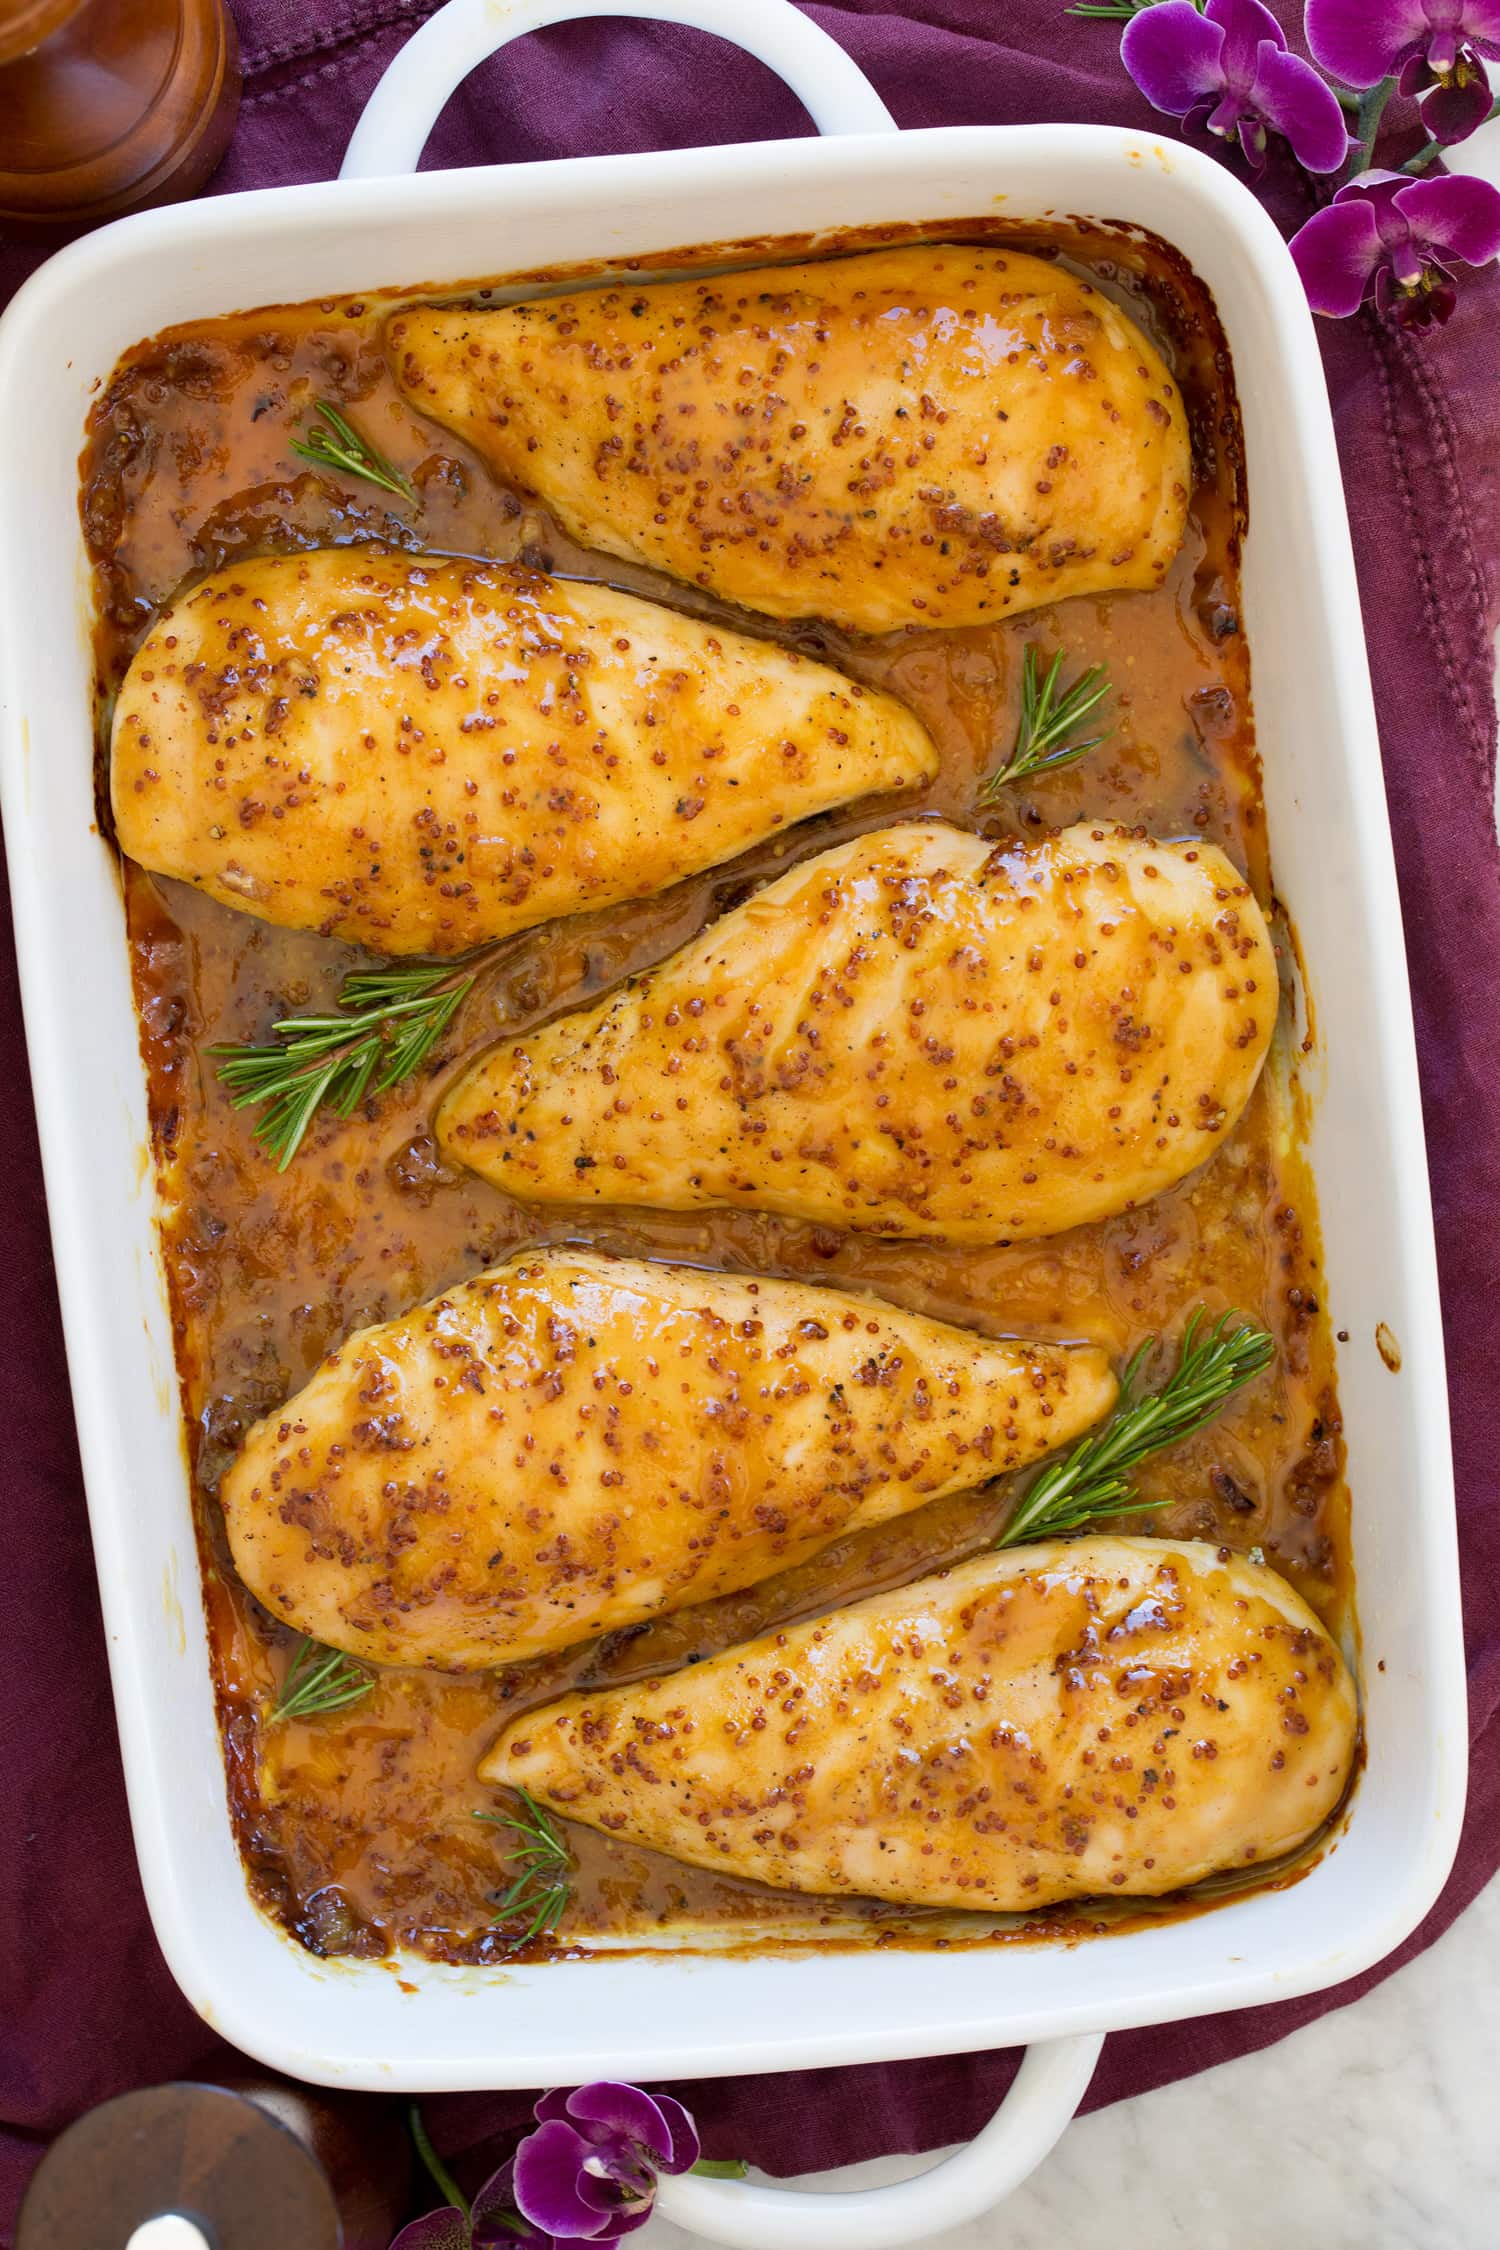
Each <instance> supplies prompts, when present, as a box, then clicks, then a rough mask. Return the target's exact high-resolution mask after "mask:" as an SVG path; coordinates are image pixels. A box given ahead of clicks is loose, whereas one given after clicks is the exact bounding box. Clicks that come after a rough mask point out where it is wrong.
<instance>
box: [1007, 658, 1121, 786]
mask: <svg viewBox="0 0 1500 2250" xmlns="http://www.w3.org/2000/svg"><path fill="white" fill-rule="evenodd" d="M1062 666H1063V659H1062V650H1061V649H1059V650H1058V652H1057V654H1056V655H1055V656H1054V657H1053V659H1052V662H1051V664H1050V665H1049V666H1048V667H1047V674H1046V677H1045V679H1044V678H1042V677H1041V674H1040V671H1039V667H1038V665H1037V644H1036V642H1035V641H1028V642H1027V643H1026V653H1025V655H1024V657H1023V658H1022V660H1021V722H1020V725H1019V727H1018V728H1017V730H1016V740H1015V747H1014V749H1013V750H1012V751H1011V754H1010V756H1009V758H1007V760H1006V762H1005V764H1004V765H1003V766H999V767H997V768H996V770H995V772H994V773H992V774H990V775H988V776H987V777H986V779H985V781H984V782H983V784H982V785H981V787H980V791H979V802H980V804H981V805H992V804H993V803H994V802H995V799H996V798H997V797H998V796H999V794H1000V791H1001V790H1002V789H1003V788H1005V786H1006V785H1007V783H1009V782H1012V781H1026V780H1029V779H1030V778H1031V776H1032V775H1033V774H1039V773H1059V772H1060V771H1061V770H1062V768H1063V767H1064V766H1071V765H1076V764H1077V762H1078V760H1079V759H1080V758H1084V757H1087V755H1088V753H1089V752H1090V750H1097V749H1098V747H1099V745H1100V743H1101V742H1104V741H1106V740H1107V739H1108V737H1109V736H1110V735H1111V734H1112V733H1113V732H1114V729H1113V727H1112V726H1111V727H1105V728H1103V729H1102V730H1101V731H1100V732H1099V733H1098V734H1090V735H1086V736H1083V737H1079V735H1078V729H1079V728H1080V727H1081V726H1082V725H1083V723H1084V721H1085V720H1086V719H1087V718H1088V716H1089V713H1090V712H1091V711H1094V710H1096V709H1097V708H1098V706H1099V705H1100V704H1101V703H1102V702H1103V701H1104V698H1105V697H1106V696H1107V695H1108V694H1109V692H1110V677H1109V673H1108V672H1107V671H1106V669H1105V667H1104V666H1103V665H1102V664H1091V665H1089V667H1088V669H1087V670H1086V671H1084V672H1080V673H1079V675H1078V677H1077V679H1076V680H1074V682H1073V683H1072V685H1071V686H1070V687H1066V688H1065V687H1061V686H1060V681H1061V678H1062Z"/></svg>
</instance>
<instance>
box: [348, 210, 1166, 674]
mask: <svg viewBox="0 0 1500 2250" xmlns="http://www.w3.org/2000/svg"><path fill="white" fill-rule="evenodd" d="M386 342H387V350H388V353H389V356H390V360H391V363H392V366H393V367H394V369H395V371H396V375H397V379H398V381H399V382H400V383H401V386H402V388H403V389H404V390H405V392H406V394H407V396H408V397H409V398H410V399H411V400H412V402H413V403H414V404H415V405H417V406H419V407H421V408H423V409H424V410H425V411H426V412H427V413H429V414H431V415H434V416H435V417H436V418H437V419H438V420H439V421H441V422H443V423H445V424H447V426H448V427H449V428H450V429H453V430H456V431H457V432H458V433H459V434H460V435H461V436H462V437H464V438H465V439H466V440H467V441H468V443H469V444H470V445H472V446H473V447H474V448H475V450H476V451H477V452H478V453H480V454H481V455H482V456H483V457H484V459H485V460H487V461H488V462H490V463H491V465H492V466H493V467H494V468H495V469H496V470H497V471H498V472H499V474H500V475H501V476H502V477H504V478H505V479H506V480H507V481H508V482H510V483H512V484H515V485H520V486H522V487H524V488H526V489H528V490H530V491H532V492H534V493H536V494H538V495H539V496H540V497H541V499H542V500H543V501H544V502H545V503H546V504H547V506H548V507H549V508H551V509H552V511H553V513H554V514H555V515H556V516H557V518H558V519H559V521H560V522H561V523H562V524H563V525H564V526H565V527H566V529H567V530H568V531H569V532H571V533H572V535H573V536H574V538H576V539H579V540H582V541H584V542H585V543H586V544H588V545H589V546H592V547H599V548H602V549H603V550H604V552H605V553H606V554H611V555H623V556H629V557H632V558H635V559H638V560H640V561H642V562H646V563H651V564H654V565H655V566H656V567H657V568H658V569H661V570H665V571H669V572H671V574H672V575H673V576H674V577H676V578H682V579H687V580H690V581H691V582H692V583H693V584H694V585H697V586H703V587H707V588H709V589H710V590H711V591H712V592H714V593H716V594H720V595H722V596H724V597H725V598H726V599H727V600H729V601H734V602H741V603H743V604H744V605H745V606H746V607H747V608H749V609H757V610H761V611H764V612H765V613H766V615H768V616H771V617H814V616H816V617H826V618H830V619H832V620H834V621H835V622H836V623H838V624H840V625H842V626H846V627H848V628H849V629H851V630H852V631H855V632H860V633H884V632H888V631H889V630H891V628H892V627H895V626H901V625H974V624H979V623H981V622H983V621H984V620H985V619H987V618H992V617H1000V616H1004V615H1006V614H1007V613H1010V612H1013V611H1017V610H1025V609H1034V608H1036V607H1037V605H1038V604H1039V603H1042V602H1056V601H1061V600H1063V599H1064V598H1065V597H1066V596H1067V595H1070V594H1097V593H1103V592H1106V591H1111V590H1119V591H1129V590H1133V589H1137V588H1141V587H1151V586H1157V585H1160V583H1161V581H1162V578H1163V577H1164V575H1165V573H1166V570H1167V566H1168V564H1169V563H1170V562H1171V560H1172V557H1173V556H1174V555H1175V554H1176V552H1177V549H1178V547H1179V545H1180V544H1181V540H1182V534H1183V528H1184V525H1185V522H1186V517H1187V503H1188V494H1189V490H1190V487H1191V484H1192V471H1191V465H1190V448H1189V441H1188V430H1187V421H1186V417H1185V415H1184V412H1183V406H1182V399H1181V396H1180V394H1179V391H1178V389H1177V385H1176V384H1175V383H1174V381H1173V380H1172V377H1171V375H1170V374H1169V372H1168V370H1167V368H1166V366H1165V364H1164V363H1163V361H1162V359H1161V357H1160V355H1159V354H1158V353H1157V351H1156V350H1155V348H1154V347H1153V346H1152V345H1151V344H1150V343H1148V342H1147V340H1146V338H1145V336H1144V335H1143V334H1142V332H1141V330H1140V329H1139V328H1138V327H1136V325H1135V323H1134V322H1133V321H1132V320H1130V319H1129V318H1128V317H1127V316H1126V315H1125V314H1124V313H1123V312H1122V311H1121V310H1120V308H1119V307H1118V305H1116V304H1114V303H1113V302H1112V301H1111V299H1110V298H1108V297H1106V296H1105V295H1104V294H1103V293H1102V291H1101V290H1100V289H1098V288H1097V287H1096V286H1095V285H1094V284H1093V283H1091V282H1087V281H1082V280H1079V279H1078V278H1077V277H1076V276H1075V275H1073V274H1070V273H1067V272H1065V271H1064V270H1063V269H1062V268H1061V267H1060V266H1057V265H1054V264H1052V263H1051V262H1050V261H1047V260H1044V259H1041V258H1033V257H1028V256H1026V255H1025V254H1024V253H1022V252H1020V251H1016V250H989V249H974V248H966V247H963V246H961V245H954V244H939V245H933V244H926V243H920V244H911V245H909V246H907V247H906V248H904V249H896V250H879V251H873V252H869V253H866V254H864V255H862V256H859V257H852V258H838V259H829V260H824V261H820V262H819V263H817V264H814V265H801V266H768V267H761V268H757V269H756V270H755V271H753V272H748V273H729V274H713V275H701V276H697V277H695V278H693V279H690V280H687V281H679V282H658V283H653V284H647V285H644V286H641V285H638V284H636V283H628V284H625V285H618V286H611V287H609V288H604V289H590V290H586V291H583V292H581V293H579V294H577V295H570V296H563V297H543V298H539V299H537V300H535V301H534V302H532V303H530V304H520V305H507V306H505V307H504V308H502V309H500V310H495V311H485V310H464V309H462V308H459V309H455V310H444V309H441V308H434V307H431V306H417V307H414V308H412V309H410V310H408V311H404V312H400V313H397V314H395V315H394V316H393V317H392V319H391V320H390V322H389V323H388V326H387V330H386Z"/></svg>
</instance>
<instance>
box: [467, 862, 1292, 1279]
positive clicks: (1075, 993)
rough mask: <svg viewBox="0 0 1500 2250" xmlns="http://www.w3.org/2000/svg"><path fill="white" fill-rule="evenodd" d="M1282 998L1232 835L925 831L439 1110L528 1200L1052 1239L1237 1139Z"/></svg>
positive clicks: (744, 925)
mask: <svg viewBox="0 0 1500 2250" xmlns="http://www.w3.org/2000/svg"><path fill="white" fill-rule="evenodd" d="M1276 1008H1277V981H1276V964H1275V959H1274V956H1273V954H1272V950H1271V943H1270V938H1269V936H1268V934H1267V930H1266V925H1265V921H1264V918H1263V917H1262V915H1261V912H1260V908H1259V907H1258V906H1257V904H1256V902H1255V899H1254V897H1253V896H1252V894H1251V892H1250V889H1249V886H1248V885H1247V884H1246V882H1245V880H1244V878H1243V877H1242V876H1240V875H1239V874H1237V873H1236V871H1235V869H1234V868H1233V867H1232V866H1231V865H1230V862H1229V861H1228V860H1227V859H1226V858H1225V856H1224V854H1223V853H1222V852H1221V851H1219V850H1218V849H1217V847H1216V846H1214V845H1212V844H1207V843H1195V844H1158V843H1153V842H1151V841H1150V839H1149V838H1146V837H1143V836H1141V835H1140V834H1139V833H1137V832H1135V831H1127V830H1123V829H1114V828H1104V827H1093V826H1089V825H1087V824H1080V825H1078V826H1076V827H1072V828H1068V829H1064V830H1063V831H1062V832H1061V833H1060V834H1057V835H1053V836H1048V837H1045V838H1043V839H1042V840H1040V841H1038V842H1035V843H1010V844H1002V845H998V846H991V845H990V844H988V843H986V842H985V841H984V839H983V838H982V837H978V836H973V835H969V834H967V833H965V832H963V831H961V830H959V829H956V828H950V827H947V826H945V825H943V824H942V823H939V822H936V821H924V822H908V823H905V824H903V825H901V826H899V827H894V828H886V829H881V830H878V831H876V832H874V833H872V834H869V835H865V836H861V837H859V838H858V839H857V840H856V841H855V842H853V843H848V844H841V845H839V846H837V847H836V848H835V849H834V850H832V851H827V852H823V853H821V854H820V855H819V856H818V857H817V858H814V859H810V860H806V861H804V862H803V863H802V865H801V866H799V867H795V868H793V869H792V871H791V872H790V873H789V874H786V875H783V876H781V877H780V878H779V879H778V880H777V881H776V882H774V883H772V884H771V885H770V886H769V887H768V888H767V889H765V890H763V891H760V892H758V893H757V894H756V895H755V896H754V897H752V898H750V899H748V900H747V901H746V902H745V903H744V904H743V905H742V906H739V907H736V908H735V909H734V911H733V912H732V913H730V914H727V915H725V916H724V918H723V920H722V921H720V922H718V923H716V924H714V925H713V926H712V927H711V928H710V929H708V930H705V931H704V932H703V934H702V935H701V936H700V937H697V938H695V939H694V940H693V941H692V942H691V943H690V944H689V945H687V946H684V947H683V948H682V950H681V951H680V952H678V953H676V954H674V955H672V956H671V958H670V959H668V960H667V961H665V962H664V963H663V964H662V965H661V966H660V967H659V968H657V969H656V970H654V971H652V972H650V973H648V974H646V975H644V976H641V977H638V978H634V979H632V980H631V981H630V982H628V983H626V984H625V985H623V986H621V987H620V989H619V990H618V991H616V992H614V993H612V994H611V995H609V996H608V997H606V998H605V999H604V1000H602V1001H600V1002H599V1003H598V1005H597V1006H594V1007H591V1008H588V1009H584V1010H581V1011H579V1012H578V1013H577V1014H575V1015H570V1016H563V1017H561V1018H559V1019H558V1020H556V1021H555V1022H552V1023H549V1024H546V1025H544V1026H543V1027H542V1028H541V1029H540V1030H537V1031H532V1032H527V1033H526V1034H524V1035H522V1036H519V1037H515V1038H510V1039H507V1040H503V1041H502V1042H501V1043H500V1045H499V1046H497V1047H494V1048H492V1049H491V1050H490V1051H489V1052H488V1053H487V1054H485V1055H483V1056H481V1058H480V1059H479V1061H478V1062H477V1063H476V1064H475V1065H474V1067H473V1069H472V1070H471V1071H470V1072H469V1073H468V1074H467V1075H466V1076H465V1077H464V1078H462V1079H461V1080H460V1081H459V1082H458V1084H457V1085H456V1086H455V1087H454V1088H453V1089H452V1091H451V1092H450V1093H449V1094H448V1096H447V1098H446V1099H445V1101H444V1102H443V1104H442V1105H441V1108H440V1110H439V1113H438V1122H437V1131H438V1137H439V1139H440V1141H441V1143H442V1146H443V1148H444V1150H445V1151H446V1153H447V1154H448V1155H449V1156H451V1157H453V1158H454V1159H455V1160H457V1161H460V1162H462V1163H465V1164H468V1165H471V1166H472V1167H473V1168H474V1169H475V1170H476V1171H478V1172H481V1173H483V1174H484V1176H485V1177H486V1178H487V1179H490V1180H493V1181H495V1182H496V1183H497V1184H498V1185H499V1186H501V1187H503V1188H505V1189H506V1190H508V1192H509V1193H510V1194H512V1195H514V1196H517V1197H519V1198H520V1199H522V1200H523V1201H526V1202H535V1203H570V1204H579V1203H591V1202H592V1203H620V1204H639V1205H648V1206H652V1207H655V1208H657V1209H662V1210H685V1209H690V1208H692V1207H694V1206H698V1205H718V1206H750V1207H755V1208H759V1209H763V1210H767V1211H775V1212H780V1213H782V1214H783V1215H784V1216H787V1217H790V1218H801V1219H811V1220H819V1221H824V1222H826V1223H829V1224H832V1225H835V1226H843V1227H849V1228H854V1229H860V1230H864V1231H867V1232H873V1233H879V1234H888V1235H937V1236H941V1237H943V1238H944V1239H945V1240H947V1241H950V1242H995V1241H999V1240H1005V1239H1016V1238H1020V1237H1025V1236H1031V1235H1046V1234H1053V1233H1056V1232H1058V1231H1059V1230H1061V1229H1062V1228H1064V1227H1071V1226H1078V1225H1081V1224H1083V1223H1084V1222H1085V1221H1088V1220H1092V1219H1101V1218H1105V1217H1108V1216H1109V1215H1110V1214H1111V1213H1113V1212H1117V1211H1123V1210H1126V1209H1128V1208H1129V1207H1130V1206H1131V1205H1133V1204H1137V1203H1142V1202H1144V1201H1146V1199H1147V1198H1148V1197H1150V1196H1153V1195H1155V1194H1157V1193H1158V1191H1159V1190H1160V1189H1162V1188H1164V1187H1166V1186H1168V1185H1169V1184H1170V1183H1171V1182H1172V1181H1174V1180H1179V1179H1181V1178H1182V1177H1183V1175H1184V1174H1185V1173H1187V1172H1189V1171H1191V1170H1192V1168H1193V1167H1194V1166H1195V1165H1197V1164H1200V1163H1201V1162H1202V1161H1203V1159H1204V1158H1205V1157H1207V1156H1209V1155H1211V1154H1212V1153H1213V1151H1214V1149H1215V1148H1217V1147H1218V1145H1219V1143H1220V1142H1221V1141H1222V1140H1223V1138H1224V1136H1225V1134H1226V1133H1227V1132H1228V1130H1229V1128H1230V1127H1231V1126H1232V1125H1233V1124H1234V1121H1235V1119H1236V1118H1237V1117H1238V1116H1239V1114H1240V1111H1241V1110H1242V1109H1243V1107H1244V1105H1245V1102H1246V1101H1247V1100H1248V1098H1249V1095H1250V1090H1251V1088H1252V1086H1253V1085H1254V1083H1255V1079H1256V1075H1257V1073H1258V1072H1259V1070H1260V1067H1261V1064H1262V1062H1263V1060H1264V1058H1265V1054H1266V1049H1267V1046H1268V1043H1269V1041H1270V1037H1271V1029H1272V1025H1273V1023H1274V1021H1275V1017H1276Z"/></svg>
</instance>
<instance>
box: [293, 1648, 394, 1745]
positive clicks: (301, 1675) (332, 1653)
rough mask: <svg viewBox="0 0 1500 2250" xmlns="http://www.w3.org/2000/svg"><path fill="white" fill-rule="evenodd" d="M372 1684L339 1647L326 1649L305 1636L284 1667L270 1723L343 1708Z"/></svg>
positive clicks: (309, 1716) (357, 1665)
mask: <svg viewBox="0 0 1500 2250" xmlns="http://www.w3.org/2000/svg"><path fill="white" fill-rule="evenodd" d="M374 1685H375V1681H374V1678H373V1676H372V1675H371V1674H370V1673H369V1672H367V1671H366V1670H365V1667H364V1666H363V1664H356V1663H355V1661H354V1659H353V1657H352V1656H345V1654H344V1652H343V1650H342V1649H337V1648H325V1647H324V1646H323V1644H322V1642H321V1641H313V1640H306V1639H305V1640H304V1641H303V1643H302V1646H301V1647H300V1648H299V1649H298V1651H297V1653H296V1655H295V1656H294V1657H293V1658H292V1661H291V1663H290V1665H289V1666H288V1668H287V1675H286V1678H285V1679H284V1680H283V1681H282V1683H281V1693H280V1694H279V1695H278V1696H277V1698H276V1701H275V1702H274V1703H273V1704H272V1705H271V1710H270V1719H271V1722H272V1724H273V1725H274V1724H276V1723H278V1722H279V1721H280V1720H282V1719H321V1718H323V1717H324V1716H325V1715H326V1714H327V1713H328V1712H330V1711H346V1710H347V1709H348V1707H349V1705H350V1704H351V1703H358V1701H359V1699H360V1697H361V1696H364V1695H368V1694H369V1692H370V1690H371V1688H372V1687H373V1686H374Z"/></svg>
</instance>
